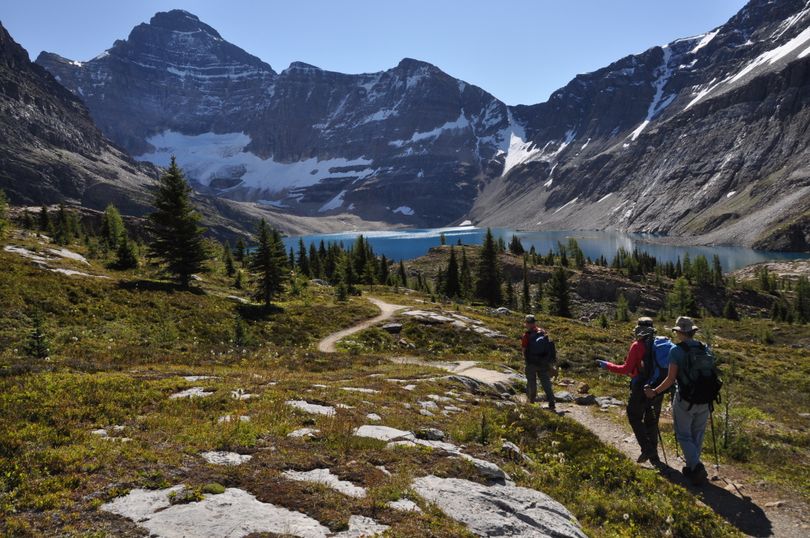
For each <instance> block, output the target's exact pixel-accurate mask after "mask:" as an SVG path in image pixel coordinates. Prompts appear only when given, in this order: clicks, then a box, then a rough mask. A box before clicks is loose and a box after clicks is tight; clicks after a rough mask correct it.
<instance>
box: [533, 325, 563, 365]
mask: <svg viewBox="0 0 810 538" xmlns="http://www.w3.org/2000/svg"><path fill="white" fill-rule="evenodd" d="M526 350H527V352H526V358H527V360H528V361H529V362H531V363H539V362H553V361H555V360H557V348H556V346H554V342H552V341H551V339H549V337H548V335H547V334H546V333H541V332H536V333H530V334H529V344H528V347H527V348H526Z"/></svg>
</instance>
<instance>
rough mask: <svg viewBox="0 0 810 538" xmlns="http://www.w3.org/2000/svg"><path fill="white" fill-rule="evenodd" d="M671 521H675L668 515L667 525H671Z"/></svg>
mask: <svg viewBox="0 0 810 538" xmlns="http://www.w3.org/2000/svg"><path fill="white" fill-rule="evenodd" d="M673 521H675V518H674V517H672V514H670V515H669V517H667V525H672V522H673Z"/></svg>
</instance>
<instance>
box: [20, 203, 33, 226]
mask: <svg viewBox="0 0 810 538" xmlns="http://www.w3.org/2000/svg"><path fill="white" fill-rule="evenodd" d="M22 227H23V228H25V229H26V230H33V229H34V217H32V216H31V212H30V211H29V210H28V209H27V208H26V209H24V210H23V216H22Z"/></svg>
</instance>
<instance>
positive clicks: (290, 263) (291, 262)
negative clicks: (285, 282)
mask: <svg viewBox="0 0 810 538" xmlns="http://www.w3.org/2000/svg"><path fill="white" fill-rule="evenodd" d="M287 265H288V266H289V268H290V269H291V270H295V252H294V251H293V248H292V247H290V255H289V257H288V259H287Z"/></svg>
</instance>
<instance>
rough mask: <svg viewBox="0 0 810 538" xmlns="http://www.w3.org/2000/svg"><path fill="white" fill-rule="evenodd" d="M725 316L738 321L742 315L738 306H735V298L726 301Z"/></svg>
mask: <svg viewBox="0 0 810 538" xmlns="http://www.w3.org/2000/svg"><path fill="white" fill-rule="evenodd" d="M723 317H724V318H726V319H731V320H734V321H738V320H739V319H740V315H739V314H738V313H737V307H736V306H734V301H733V300H731V299H729V300H728V301H726V304H725V306H724V307H723Z"/></svg>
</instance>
